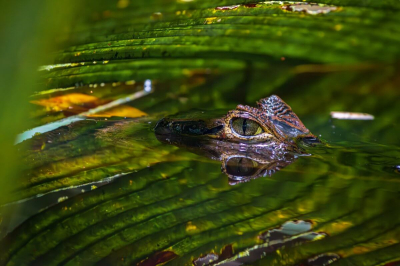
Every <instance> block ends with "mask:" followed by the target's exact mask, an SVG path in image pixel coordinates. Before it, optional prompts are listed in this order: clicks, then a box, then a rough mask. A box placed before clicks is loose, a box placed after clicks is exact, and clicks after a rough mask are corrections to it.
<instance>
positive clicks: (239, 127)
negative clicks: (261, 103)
mask: <svg viewBox="0 0 400 266" xmlns="http://www.w3.org/2000/svg"><path fill="white" fill-rule="evenodd" d="M231 124H232V129H233V131H235V132H236V133H237V134H239V135H242V136H255V135H258V134H261V133H263V132H264V131H263V129H262V128H261V126H260V125H259V124H258V123H257V122H255V121H253V120H251V119H247V118H233V119H232V120H231Z"/></svg>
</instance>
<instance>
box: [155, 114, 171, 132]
mask: <svg viewBox="0 0 400 266" xmlns="http://www.w3.org/2000/svg"><path fill="white" fill-rule="evenodd" d="M154 132H155V133H156V134H158V135H167V134H171V129H170V123H169V121H167V120H166V119H165V118H163V119H161V120H160V121H158V123H157V124H156V126H155V127H154Z"/></svg>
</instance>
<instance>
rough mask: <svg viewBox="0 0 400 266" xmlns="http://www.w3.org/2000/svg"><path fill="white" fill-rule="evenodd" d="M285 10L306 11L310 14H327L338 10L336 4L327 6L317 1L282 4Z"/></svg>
mask: <svg viewBox="0 0 400 266" xmlns="http://www.w3.org/2000/svg"><path fill="white" fill-rule="evenodd" d="M282 9H283V10H286V11H292V12H306V13H307V14H310V15H317V14H326V13H329V12H331V11H335V10H337V7H335V6H327V5H321V4H315V3H301V2H297V3H294V4H289V5H284V6H282Z"/></svg>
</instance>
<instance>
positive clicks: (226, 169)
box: [156, 134, 299, 185]
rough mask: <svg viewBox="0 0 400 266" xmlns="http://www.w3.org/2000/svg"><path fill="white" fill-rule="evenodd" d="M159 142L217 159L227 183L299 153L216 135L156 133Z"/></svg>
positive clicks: (267, 170) (268, 171) (268, 170)
mask: <svg viewBox="0 0 400 266" xmlns="http://www.w3.org/2000/svg"><path fill="white" fill-rule="evenodd" d="M156 136H157V139H158V140H159V141H161V142H163V143H167V144H171V145H175V146H178V147H182V148H186V149H187V150H189V151H190V152H193V153H196V154H199V155H202V156H205V157H208V158H210V159H213V160H217V161H220V162H221V170H222V172H223V173H225V174H226V175H227V176H228V181H229V184H230V185H236V184H239V183H243V182H248V181H251V180H253V179H256V178H259V177H265V176H271V175H273V174H274V173H276V172H278V171H279V170H281V169H282V168H284V167H286V166H288V165H290V164H291V163H293V162H294V161H295V160H296V158H297V156H298V155H299V154H295V153H292V152H287V151H283V150H276V149H274V148H273V147H271V146H270V144H268V143H255V144H244V143H226V142H224V141H220V140H216V139H202V138H191V137H185V136H171V135H168V136H166V135H157V134H156Z"/></svg>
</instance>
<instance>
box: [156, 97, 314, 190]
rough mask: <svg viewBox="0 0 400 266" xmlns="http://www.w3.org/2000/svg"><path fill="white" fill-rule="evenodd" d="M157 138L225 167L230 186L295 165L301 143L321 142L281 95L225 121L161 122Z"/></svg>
mask: <svg viewBox="0 0 400 266" xmlns="http://www.w3.org/2000/svg"><path fill="white" fill-rule="evenodd" d="M155 132H156V136H157V138H158V139H159V140H160V141H162V142H166V143H168V144H173V145H176V146H182V147H185V148H188V149H190V150H191V151H192V152H195V153H200V154H202V155H205V156H207V157H209V158H211V159H214V160H219V161H221V162H222V171H223V172H224V173H226V174H227V175H228V177H229V178H230V180H231V184H236V183H238V182H245V181H249V180H251V179H254V178H257V177H260V176H265V175H271V174H273V173H274V172H276V171H279V170H280V169H282V168H283V167H285V166H287V165H289V164H291V163H292V162H293V161H294V160H295V158H296V156H297V155H299V154H301V153H303V151H302V150H301V149H300V148H299V147H298V146H297V144H296V141H297V140H298V139H308V140H317V138H316V137H315V136H314V135H313V134H311V133H310V131H309V130H308V129H307V128H306V127H305V126H304V125H303V123H302V122H301V121H300V119H299V118H298V117H297V115H296V114H295V113H294V112H293V111H292V109H291V108H290V106H289V105H287V104H286V103H285V102H284V101H283V100H282V99H281V98H279V97H278V96H275V95H272V96H270V97H268V98H264V99H261V100H260V101H259V102H258V103H257V107H256V108H255V107H250V106H244V105H238V106H237V108H236V110H232V111H229V112H228V113H227V115H225V116H224V117H222V118H213V119H200V118H197V119H196V118H191V119H174V118H163V119H161V120H160V121H159V122H158V123H157V125H156V127H155Z"/></svg>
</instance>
